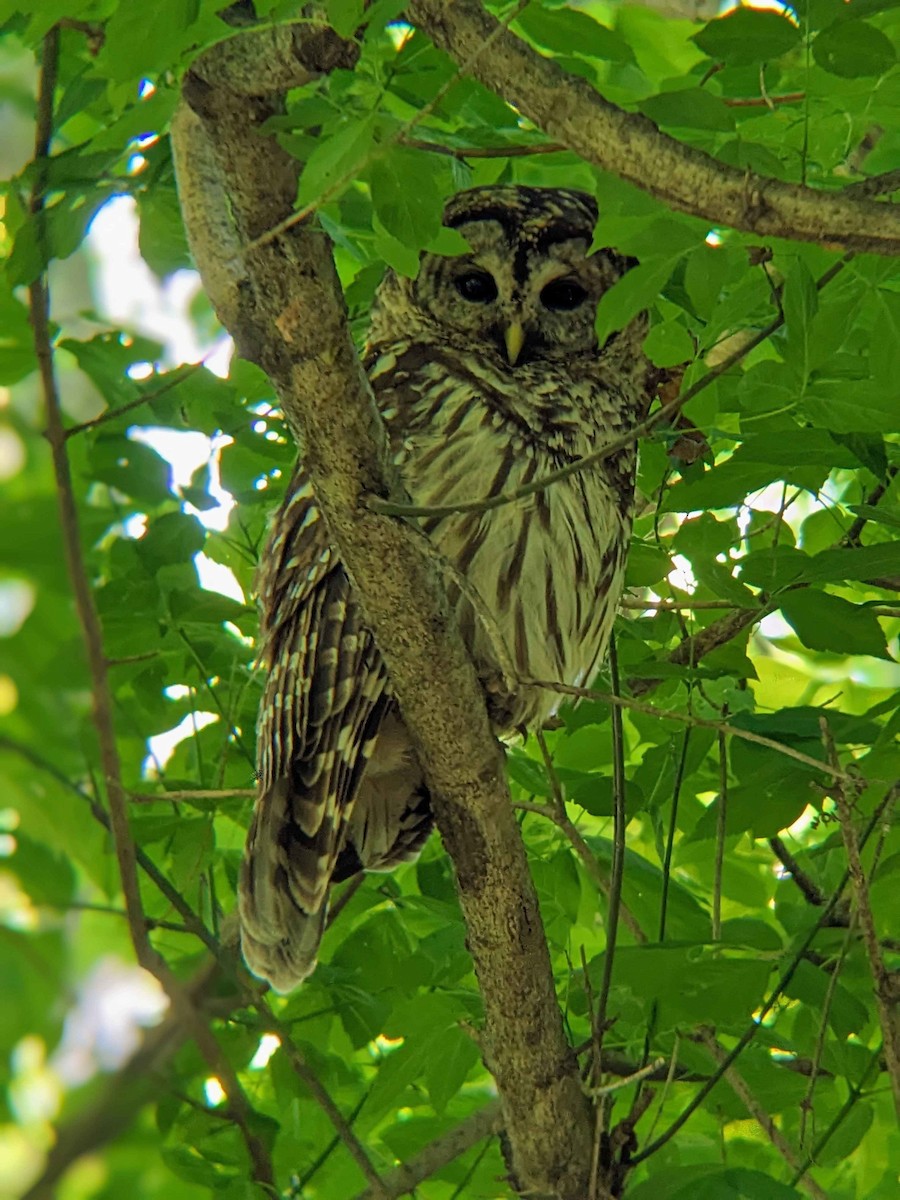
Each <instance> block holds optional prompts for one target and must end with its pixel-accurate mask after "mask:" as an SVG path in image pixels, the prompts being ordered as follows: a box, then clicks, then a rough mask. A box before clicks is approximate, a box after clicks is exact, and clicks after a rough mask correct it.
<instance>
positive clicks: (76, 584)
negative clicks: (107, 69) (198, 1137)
mask: <svg viewBox="0 0 900 1200" xmlns="http://www.w3.org/2000/svg"><path fill="white" fill-rule="evenodd" d="M58 57H59V30H58V28H56V27H54V28H53V29H51V30H50V32H49V33H48V34H47V35H46V37H45V38H44V46H43V64H42V68H41V73H40V83H39V93H38V104H37V122H36V136H35V153H34V159H35V164H36V174H35V184H34V189H33V191H32V195H31V202H30V210H31V213H32V217H33V219H34V221H35V223H36V226H37V230H38V240H39V242H40V241H42V240H43V232H44V229H43V221H42V218H43V210H44V190H45V183H46V172H47V161H48V155H49V149H50V140H51V137H52V132H53V97H54V91H55V87H56V75H57V67H58ZM28 293H29V314H30V319H31V324H32V328H33V330H34V345H35V354H36V356H37V360H38V367H39V371H40V377H41V387H42V391H43V397H44V405H45V409H46V414H47V440H48V442H49V443H50V449H51V455H52V458H53V471H54V476H55V479H56V489H57V496H58V502H59V511H60V524H61V527H62V535H63V545H64V551H65V557H66V565H67V568H68V573H69V579H70V582H71V585H72V591H73V594H74V598H75V609H76V612H77V614H78V620H79V624H80V625H81V631H82V638H83V642H84V647H85V652H86V656H87V660H88V669H89V673H90V678H91V691H92V698H93V707H94V725H95V728H96V731H97V738H98V741H99V744H100V759H101V764H102V768H103V775H104V782H105V788H106V795H107V800H108V803H109V827H110V830H111V832H112V837H113V844H114V846H115V852H116V859H117V862H118V866H119V876H120V879H121V883H122V892H123V895H124V898H125V911H126V913H127V917H128V929H129V932H130V934H131V942H132V945H133V947H134V952H135V957H136V958H137V961H138V962H139V963H140V965H141V966H142V967H144V968H145V969H146V970H148V971H150V972H151V973H152V974H153V975H155V976H156V977H157V978H158V979H159V980H160V982H161V983H162V984H163V986H164V987H165V989H166V992H167V993H168V994H169V997H170V999H171V1000H172V1003H173V1005H175V1007H176V1008H178V1009H180V1010H181V1011H182V1012H183V1014H184V1016H185V1019H186V1021H187V1022H188V1023H189V1027H190V1029H191V1033H192V1036H193V1037H194V1038H195V1040H196V1041H197V1045H198V1046H199V1048H200V1050H201V1052H202V1053H203V1055H204V1057H205V1058H206V1059H207V1061H208V1062H209V1064H210V1066H211V1067H212V1069H213V1070H215V1071H216V1074H217V1075H218V1076H219V1077H220V1079H221V1082H222V1087H223V1090H225V1092H226V1094H227V1098H228V1107H229V1111H230V1113H231V1115H232V1118H233V1120H234V1123H235V1124H236V1125H237V1126H238V1128H239V1129H240V1131H241V1134H242V1136H243V1139H244V1142H245V1145H246V1147H247V1152H248V1154H249V1156H250V1160H251V1163H252V1172H253V1178H254V1179H255V1180H256V1182H257V1183H259V1184H260V1186H262V1187H271V1186H272V1185H273V1184H274V1175H273V1172H272V1164H271V1161H270V1159H269V1155H268V1151H267V1150H266V1148H265V1146H264V1144H263V1142H262V1141H261V1139H260V1138H259V1137H257V1135H256V1134H255V1133H253V1131H252V1129H251V1128H250V1121H249V1105H248V1104H247V1100H246V1097H245V1096H244V1094H243V1091H242V1089H241V1087H240V1084H239V1083H238V1081H237V1076H236V1075H235V1072H234V1070H233V1068H232V1067H231V1064H230V1063H229V1062H228V1061H227V1060H226V1059H225V1057H224V1056H223V1054H222V1051H221V1049H220V1048H219V1046H218V1043H217V1042H216V1040H215V1038H214V1037H213V1036H212V1033H211V1032H210V1031H209V1029H208V1028H207V1026H206V1025H205V1024H204V1022H203V1020H202V1019H201V1018H200V1017H199V1015H198V1013H197V1012H196V1009H195V1008H194V1007H193V1004H192V1002H191V1000H190V998H189V997H188V995H187V994H186V993H185V992H184V991H183V990H182V987H181V985H180V984H179V983H178V982H177V981H176V979H175V977H174V976H173V974H172V972H171V971H170V970H169V968H168V965H167V964H166V963H165V962H164V960H163V959H162V957H161V956H160V955H159V954H158V953H157V952H156V950H155V949H154V948H153V946H152V945H151V943H150V939H149V937H148V931H147V921H146V918H145V917H144V910H143V903H142V900H141V893H140V885H139V883H138V871H137V855H136V853H135V845H134V841H133V839H132V837H131V830H130V828H129V825H128V809H127V796H126V792H125V789H124V787H123V785H122V773H121V764H120V761H119V752H118V747H117V745H116V735H115V727H114V723H113V706H112V697H111V693H110V688H109V681H108V678H107V663H106V655H105V654H104V651H103V637H102V632H101V628H100V621H99V618H98V616H97V610H96V608H95V607H94V600H93V596H92V594H91V587H90V583H89V580H88V574H87V568H86V565H85V561H84V557H83V554H82V549H81V537H80V531H79V527H78V512H77V507H76V503H75V493H74V488H73V485H72V475H71V469H70V465H69V460H68V455H67V452H66V432H65V428H64V426H63V418H62V404H61V401H60V394H59V388H58V385H57V381H56V372H55V368H54V362H53V349H52V343H51V338H50V320H49V313H50V295H49V290H48V287H47V283H46V279H45V278H44V276H43V275H39V276H38V277H37V278H36V279H35V280H34V281H33V282H32V283H31V284H29V287H28ZM104 815H105V814H104Z"/></svg>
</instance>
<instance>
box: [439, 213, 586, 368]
mask: <svg viewBox="0 0 900 1200" xmlns="http://www.w3.org/2000/svg"><path fill="white" fill-rule="evenodd" d="M461 232H462V233H463V235H464V236H465V237H466V239H467V241H468V242H469V244H470V246H471V247H472V253H471V254H470V255H465V256H462V257H459V258H449V259H448V258H445V259H437V258H435V259H432V260H431V261H430V262H429V263H427V264H425V265H424V270H423V275H422V276H420V280H419V282H418V285H417V292H418V295H419V298H420V301H421V302H422V303H423V307H426V308H427V309H428V310H429V311H430V313H431V314H432V315H433V317H434V318H436V319H437V320H438V321H439V322H440V325H441V329H442V331H443V332H444V334H445V335H446V334H447V333H448V332H451V331H452V332H453V333H456V334H459V335H462V337H463V338H464V339H465V342H466V344H467V345H470V346H471V345H472V344H473V343H479V344H482V345H486V346H488V347H492V348H493V350H494V353H496V354H497V355H498V357H499V358H500V359H501V360H502V361H503V362H504V364H505V365H506V366H507V367H516V366H521V365H523V364H525V363H531V362H536V361H539V360H542V359H546V360H549V361H557V362H558V361H559V360H560V359H562V358H565V357H567V356H569V355H571V354H572V353H590V352H591V351H593V350H595V349H596V339H595V337H594V315H595V312H596V305H597V301H598V300H599V298H600V295H601V293H602V290H603V289H602V286H601V280H600V277H599V275H598V272H597V270H596V264H595V263H594V262H592V261H591V260H590V259H588V258H587V256H586V253H585V251H586V249H587V244H586V242H585V240H584V239H582V238H580V237H569V238H566V239H564V240H560V241H550V242H548V243H547V244H546V245H541V246H535V245H534V244H530V243H529V242H527V241H526V242H524V243H523V244H522V245H516V244H513V245H510V243H509V233H508V231H507V230H505V229H503V227H502V226H501V225H500V223H499V222H498V221H495V220H490V219H488V220H485V219H482V220H479V221H473V222H467V223H466V224H465V225H463V226H461Z"/></svg>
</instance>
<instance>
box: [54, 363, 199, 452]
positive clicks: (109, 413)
mask: <svg viewBox="0 0 900 1200" xmlns="http://www.w3.org/2000/svg"><path fill="white" fill-rule="evenodd" d="M205 365H206V359H205V358H202V359H201V360H200V361H199V362H196V363H186V364H184V365H182V366H180V367H176V368H175V370H174V371H171V372H170V373H169V374H171V375H177V376H178V378H177V379H166V381H165V382H164V383H161V384H160V385H159V387H156V388H153V389H152V390H150V391H147V392H144V394H143V395H141V396H137V397H135V399H134V400H129V401H128V402H127V403H126V404H120V405H119V406H118V408H108V409H106V411H105V412H102V413H100V414H99V415H98V416H96V417H91V419H90V420H89V421H82V422H81V423H80V424H79V425H70V426H69V428H68V429H67V430H66V431H65V436H66V437H67V438H70V437H74V436H75V434H76V433H86V432H87V430H89V429H96V428H97V427H98V426H99V425H105V424H106V423H107V421H115V419H116V418H117V417H122V416H125V415H126V414H127V413H130V412H132V411H133V410H134V409H136V408H140V407H141V405H142V404H149V403H150V401H151V400H156V399H157V398H158V397H159V396H164V395H165V394H166V392H170V391H171V390H172V388H175V387H178V385H179V383H184V381H185V380H186V379H190V378H191V376H192V375H194V374H196V372H197V371H199V370H200V369H201V368H202V367H204V366H205Z"/></svg>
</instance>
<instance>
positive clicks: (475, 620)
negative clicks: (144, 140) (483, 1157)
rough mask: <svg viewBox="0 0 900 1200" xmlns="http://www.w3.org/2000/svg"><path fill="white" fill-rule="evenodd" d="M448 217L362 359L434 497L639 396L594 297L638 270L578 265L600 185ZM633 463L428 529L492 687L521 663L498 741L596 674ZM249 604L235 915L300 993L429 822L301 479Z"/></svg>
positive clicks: (401, 460)
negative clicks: (248, 814)
mask: <svg viewBox="0 0 900 1200" xmlns="http://www.w3.org/2000/svg"><path fill="white" fill-rule="evenodd" d="M444 219H445V224H447V225H449V226H451V227H453V228H457V229H459V230H460V232H461V233H462V234H463V236H464V237H465V238H466V240H467V241H468V243H469V244H470V246H471V247H472V251H471V254H467V255H462V256H460V257H453V258H447V257H442V256H439V255H434V254H423V256H422V262H421V267H420V271H419V274H418V277H417V278H416V279H415V280H409V279H406V278H403V277H400V276H397V275H395V274H394V273H393V272H388V274H387V276H386V278H385V280H384V282H383V283H382V285H381V287H380V289H379V292H378V297H377V300H376V303H375V305H374V307H373V312H372V325H371V330H370V334H369V343H368V348H367V356H366V368H367V371H368V374H369V379H370V381H371V384H372V388H373V390H374V393H375V397H376V400H377V402H378V406H379V409H380V411H381V415H382V417H383V419H384V421H385V424H386V426H387V430H388V435H389V438H390V442H391V446H392V449H393V452H394V461H395V462H396V464H397V467H398V469H399V471H400V474H401V477H402V479H403V482H404V484H405V486H406V488H407V490H408V492H409V494H410V496H411V497H412V498H413V500H414V502H415V503H417V504H422V505H440V504H452V503H454V502H458V501H461V500H471V499H472V498H474V497H479V496H488V495H494V494H496V493H497V492H499V491H501V490H504V491H505V490H509V489H511V488H516V487H519V486H520V485H522V484H525V483H528V482H529V481H530V480H532V479H535V478H537V477H540V476H542V475H544V474H546V473H547V472H548V471H552V470H554V469H555V468H557V467H560V466H563V465H564V464H566V463H570V462H573V461H574V460H576V459H578V458H580V457H582V456H584V455H586V454H588V453H590V452H591V451H592V450H595V449H596V448H597V447H598V446H600V445H602V444H603V442H605V441H608V440H609V439H610V438H611V437H614V436H615V435H617V434H620V433H622V432H623V431H624V430H626V429H628V428H629V427H631V426H632V425H634V424H635V423H636V421H637V420H638V419H640V417H641V416H642V415H643V412H644V409H645V407H646V400H647V397H646V384H645V380H646V377H647V363H646V360H645V359H644V358H643V357H642V355H641V353H640V343H641V340H642V337H643V332H644V327H643V322H642V320H641V319H638V320H637V321H635V322H633V323H632V324H631V325H630V326H629V327H628V328H627V329H625V330H623V331H621V332H620V333H618V334H614V335H613V336H612V337H611V338H610V339H609V340H608V341H607V342H606V344H605V345H604V346H603V347H598V346H597V341H596V336H595V333H594V316H595V313H596V307H597V303H598V301H599V299H600V297H601V296H602V294H603V293H604V291H606V290H607V289H608V288H609V287H610V286H611V285H612V284H613V283H614V282H615V280H616V279H618V278H619V277H620V276H621V275H622V273H623V272H624V271H625V270H626V269H627V266H628V263H627V262H626V261H624V260H623V259H621V258H619V257H618V256H617V255H615V254H613V253H612V252H610V251H603V250H601V251H599V252H598V253H595V254H593V255H589V254H588V250H589V248H590V244H591V237H592V232H593V227H594V224H595V221H596V206H595V203H594V201H593V199H592V198H591V197H590V196H587V195H585V194H583V193H581V192H574V191H568V190H565V189H555V188H554V189H549V188H526V187H487V188H475V189H472V190H471V191H468V192H462V193H460V194H459V195H458V196H456V197H454V198H453V199H452V200H451V201H450V203H449V204H448V206H447V210H446V213H445V218H444ZM634 462H635V455H634V450H633V449H626V450H622V451H620V452H618V453H617V454H615V455H614V456H612V457H611V458H609V459H607V460H606V461H604V462H603V463H601V464H600V465H598V466H596V467H594V468H593V469H590V470H585V471H581V472H578V473H575V474H573V475H571V476H569V477H568V478H566V479H565V480H563V481H561V482H559V483H556V484H554V485H553V486H552V487H549V488H547V489H546V490H543V491H539V492H537V493H535V494H534V495H531V496H529V497H527V498H525V499H523V500H520V501H517V502H516V503H514V504H508V505H504V506H502V507H499V508H495V509H492V510H490V511H487V512H480V513H465V514H459V515H456V516H450V517H444V518H440V519H428V520H425V521H423V528H424V530H425V532H426V533H427V534H428V535H429V537H430V538H431V540H432V541H433V542H434V544H435V546H436V547H437V549H438V551H439V552H440V553H441V554H442V555H443V556H444V557H445V558H446V559H447V560H448V561H449V563H451V564H452V565H453V566H454V567H455V568H456V571H457V572H458V574H459V575H461V576H464V577H465V579H466V580H467V583H468V586H465V587H462V588H460V586H459V584H458V582H457V583H455V582H454V580H453V577H452V574H451V577H450V579H449V580H448V586H449V590H450V594H451V599H452V600H453V601H454V602H455V603H456V606H457V611H458V613H459V619H460V624H461V629H462V632H463V637H464V639H465V641H466V644H467V645H468V647H469V649H470V652H471V653H472V656H473V659H474V661H475V663H476V666H477V667H478V670H479V673H480V675H481V676H482V678H484V679H486V680H487V679H493V678H496V677H497V676H498V674H500V673H502V668H503V667H504V666H506V664H509V663H511V664H512V666H513V669H514V671H515V673H516V679H514V680H513V681H512V682H513V685H514V694H513V696H512V697H511V700H510V702H509V703H508V705H507V706H506V707H505V708H504V712H503V715H502V716H500V715H499V714H498V713H495V714H494V716H495V723H496V724H497V732H498V733H505V732H509V731H511V730H512V729H514V728H517V727H520V726H522V725H525V726H530V727H532V728H533V727H535V726H536V725H539V724H540V723H541V721H543V719H544V718H545V717H546V716H547V715H548V714H549V713H550V711H551V710H552V707H553V703H554V699H553V696H552V694H551V693H549V692H548V691H546V690H543V689H540V688H534V687H529V686H528V684H527V683H525V682H522V681H527V680H529V679H544V680H546V679H559V680H563V681H565V682H568V683H574V682H578V681H582V680H589V679H590V677H591V675H592V674H593V672H594V671H595V670H596V669H597V667H598V666H599V664H600V663H601V661H602V658H603V655H604V653H605V650H606V646H607V642H608V639H609V633H610V629H611V626H612V622H613V617H614V615H615V610H616V606H617V603H618V599H619V593H620V591H621V586H622V577H623V572H624V565H625V554H626V549H627V545H628V540H629V537H630V533H631V518H632V509H633V480H634ZM473 590H474V592H475V593H477V595H478V597H480V601H481V603H480V604H478V605H475V606H473V604H472V601H471V599H470V596H471V593H472V591H473ZM260 599H261V607H262V637H261V643H262V648H261V659H262V662H263V663H264V665H265V666H266V668H267V669H268V672H269V673H268V678H267V682H266V690H265V695H264V698H263V703H262V708H261V712H260V722H259V749H258V761H259V775H260V790H259V799H258V801H257V804H256V810H255V813H254V818H253V825H252V828H251V830H250V835H249V838H248V841H247V851H246V856H245V862H244V869H243V872H242V877H241V884H240V897H239V902H240V917H241V930H242V945H243V951H244V956H245V958H246V960H247V963H248V965H249V967H250V969H251V970H252V971H254V972H255V973H256V974H258V975H260V976H262V977H263V978H266V979H268V980H269V981H270V982H271V984H272V985H273V986H274V987H275V988H277V989H278V990H279V991H288V990H290V989H291V988H293V987H295V986H296V985H297V984H298V983H300V982H301V981H302V980H303V979H304V978H306V976H307V975H308V974H309V973H310V972H311V971H312V970H313V968H314V966H315V959H316V951H317V948H318V944H319V940H320V938H321V935H322V928H323V924H324V919H325V915H326V911H327V901H328V893H329V889H330V887H331V885H332V883H334V882H336V881H338V880H340V879H343V878H346V877H347V876H349V875H351V874H354V873H355V872H356V871H358V870H359V869H361V868H362V869H366V870H390V869H391V868H392V867H395V866H396V865H398V864H399V863H401V862H403V861H406V860H408V859H410V858H414V857H415V856H416V855H417V854H418V853H419V851H420V850H421V848H422V845H423V844H424V842H425V839H426V838H427V836H428V834H429V832H430V829H431V812H430V806H429V800H428V793H427V790H426V788H425V785H424V781H423V779H422V774H421V771H420V769H419V766H418V763H417V762H416V759H415V756H414V754H413V752H412V749H411V746H410V743H409V739H408V737H407V735H406V732H405V729H404V726H403V722H402V719H401V718H400V715H399V713H398V710H397V708H396V705H395V703H394V701H393V699H392V696H391V688H390V681H389V679H388V677H387V674H386V671H385V667H384V664H383V662H382V660H381V656H380V654H379V652H378V649H377V647H376V646H375V643H374V641H373V639H372V637H371V635H370V634H369V632H368V630H367V629H366V627H365V623H364V621H363V618H362V614H361V612H360V609H359V606H358V604H357V602H356V598H355V596H354V594H353V588H352V586H351V584H350V581H349V580H348V578H347V575H346V572H345V571H344V568H343V566H342V564H341V562H340V559H339V557H338V555H337V551H336V550H335V549H334V547H333V546H332V545H331V543H330V540H329V537H328V531H327V529H326V528H325V524H324V520H323V518H322V516H321V514H320V512H319V509H318V507H317V505H316V502H315V498H314V496H313V493H312V490H311V488H310V486H309V484H308V482H307V481H306V479H305V476H304V475H303V472H302V469H299V468H298V470H297V472H296V473H295V475H294V478H293V480H292V482H291V485H290V487H289V489H288V493H287V495H286V497H285V500H284V502H283V504H282V506H281V509H280V510H279V512H278V514H277V516H276V518H275V523H274V526H273V529H272V533H271V536H270V539H269V542H268V545H267V547H266V549H265V552H264V554H263V559H262V565H261V573H260ZM476 609H480V610H482V611H481V612H477V611H476ZM484 613H488V614H490V619H489V620H487V621H486V620H484ZM498 637H499V638H502V640H503V643H504V647H503V650H502V651H498V649H497V647H496V641H497V638H498ZM423 686H427V681H425V680H423Z"/></svg>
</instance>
